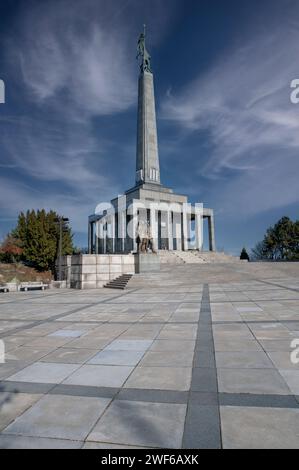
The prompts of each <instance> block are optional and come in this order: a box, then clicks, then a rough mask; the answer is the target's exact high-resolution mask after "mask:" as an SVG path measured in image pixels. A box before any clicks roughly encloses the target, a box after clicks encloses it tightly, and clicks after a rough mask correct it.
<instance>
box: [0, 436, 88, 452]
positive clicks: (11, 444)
mask: <svg viewBox="0 0 299 470" xmlns="http://www.w3.org/2000/svg"><path fill="white" fill-rule="evenodd" d="M82 445H83V442H80V441H70V440H68V439H47V438H44V437H27V436H14V435H7V436H5V435H4V434H1V435H0V449H24V450H27V449H51V450H52V449H53V450H56V449H81V448H82Z"/></svg>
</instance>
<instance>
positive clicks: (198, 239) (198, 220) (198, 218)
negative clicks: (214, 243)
mask: <svg viewBox="0 0 299 470" xmlns="http://www.w3.org/2000/svg"><path fill="white" fill-rule="evenodd" d="M202 212H203V211H202V208H198V207H195V248H196V249H197V250H199V251H202V249H203V213H202Z"/></svg>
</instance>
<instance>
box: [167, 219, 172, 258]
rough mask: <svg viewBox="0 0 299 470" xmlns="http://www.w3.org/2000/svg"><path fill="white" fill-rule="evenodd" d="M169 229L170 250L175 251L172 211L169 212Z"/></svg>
mask: <svg viewBox="0 0 299 470" xmlns="http://www.w3.org/2000/svg"><path fill="white" fill-rule="evenodd" d="M167 216H168V219H167V229H168V250H170V251H173V226H172V212H171V211H168V212H167Z"/></svg>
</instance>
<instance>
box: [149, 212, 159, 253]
mask: <svg viewBox="0 0 299 470" xmlns="http://www.w3.org/2000/svg"><path fill="white" fill-rule="evenodd" d="M157 216H158V211H156V208H154V207H151V209H150V226H151V232H152V237H153V241H154V249H155V250H157V249H158V220H157V219H158V217H157Z"/></svg>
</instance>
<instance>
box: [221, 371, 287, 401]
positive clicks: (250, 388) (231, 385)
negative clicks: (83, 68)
mask: <svg viewBox="0 0 299 470" xmlns="http://www.w3.org/2000/svg"><path fill="white" fill-rule="evenodd" d="M218 385H219V391H220V392H224V393H255V394H272V395H289V394H290V390H289V388H288V387H287V385H286V383H285V381H284V380H283V378H282V376H281V375H280V374H279V372H278V371H276V370H272V369H218Z"/></svg>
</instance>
